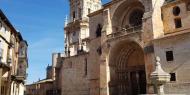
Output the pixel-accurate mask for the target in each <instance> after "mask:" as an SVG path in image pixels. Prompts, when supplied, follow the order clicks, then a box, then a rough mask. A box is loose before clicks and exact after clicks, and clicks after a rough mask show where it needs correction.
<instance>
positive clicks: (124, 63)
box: [109, 41, 146, 95]
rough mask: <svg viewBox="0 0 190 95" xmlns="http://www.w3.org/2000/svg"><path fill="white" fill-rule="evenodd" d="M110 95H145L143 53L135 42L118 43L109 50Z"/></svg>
mask: <svg viewBox="0 0 190 95" xmlns="http://www.w3.org/2000/svg"><path fill="white" fill-rule="evenodd" d="M109 66H110V82H109V93H110V95H138V94H146V72H145V61H144V52H143V50H142V48H141V47H140V46H139V44H137V43H135V42H128V41H125V42H120V43H119V44H117V45H115V47H113V48H112V49H111V52H110V58H109Z"/></svg>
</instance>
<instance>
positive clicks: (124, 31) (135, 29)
mask: <svg viewBox="0 0 190 95" xmlns="http://www.w3.org/2000/svg"><path fill="white" fill-rule="evenodd" d="M138 32H142V25H140V26H135V27H132V28H127V29H126V28H123V29H121V30H120V31H118V32H115V33H112V34H109V35H108V36H107V37H108V39H110V38H115V37H120V36H124V35H128V34H133V33H138Z"/></svg>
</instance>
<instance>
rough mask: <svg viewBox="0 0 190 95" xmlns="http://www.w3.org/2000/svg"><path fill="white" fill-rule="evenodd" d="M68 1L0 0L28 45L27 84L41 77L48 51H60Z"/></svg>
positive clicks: (47, 58)
mask: <svg viewBox="0 0 190 95" xmlns="http://www.w3.org/2000/svg"><path fill="white" fill-rule="evenodd" d="M68 1H69V0H0V9H2V10H3V11H4V13H5V14H6V16H7V17H8V18H9V20H10V21H11V23H12V24H13V25H14V26H15V28H16V29H17V30H19V31H20V32H21V33H22V36H23V38H24V39H25V40H27V41H28V44H29V48H28V57H29V68H28V79H27V83H32V82H35V81H37V80H38V79H39V78H40V79H43V78H45V77H46V72H45V70H46V66H47V65H48V64H51V54H52V53H53V52H63V51H64V33H63V25H64V19H65V16H66V15H68V14H69V3H68ZM108 1H109V0H103V3H105V2H108Z"/></svg>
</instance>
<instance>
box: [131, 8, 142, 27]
mask: <svg viewBox="0 0 190 95" xmlns="http://www.w3.org/2000/svg"><path fill="white" fill-rule="evenodd" d="M143 14H144V12H143V11H142V10H140V9H136V10H134V11H133V12H131V14H130V15H129V24H130V25H131V26H133V27H134V26H140V25H142V17H143Z"/></svg>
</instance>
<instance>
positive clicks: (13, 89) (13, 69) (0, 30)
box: [0, 10, 28, 95]
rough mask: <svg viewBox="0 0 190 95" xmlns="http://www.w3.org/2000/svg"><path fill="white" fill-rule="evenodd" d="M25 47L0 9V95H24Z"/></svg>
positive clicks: (24, 43) (19, 35)
mask: <svg viewBox="0 0 190 95" xmlns="http://www.w3.org/2000/svg"><path fill="white" fill-rule="evenodd" d="M27 47H28V45H27V42H26V41H25V40H23V38H22V36H21V34H20V33H19V32H17V31H16V29H15V28H14V27H13V25H12V24H11V23H10V21H9V20H8V18H7V17H6V16H5V14H4V13H3V12H2V10H0V94H1V95H24V90H25V86H24V83H25V80H26V69H27V67H28V61H27V60H28V59H27ZM21 51H22V52H21ZM23 54H24V55H23ZM21 55H23V56H21ZM21 72H22V74H21Z"/></svg>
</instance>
